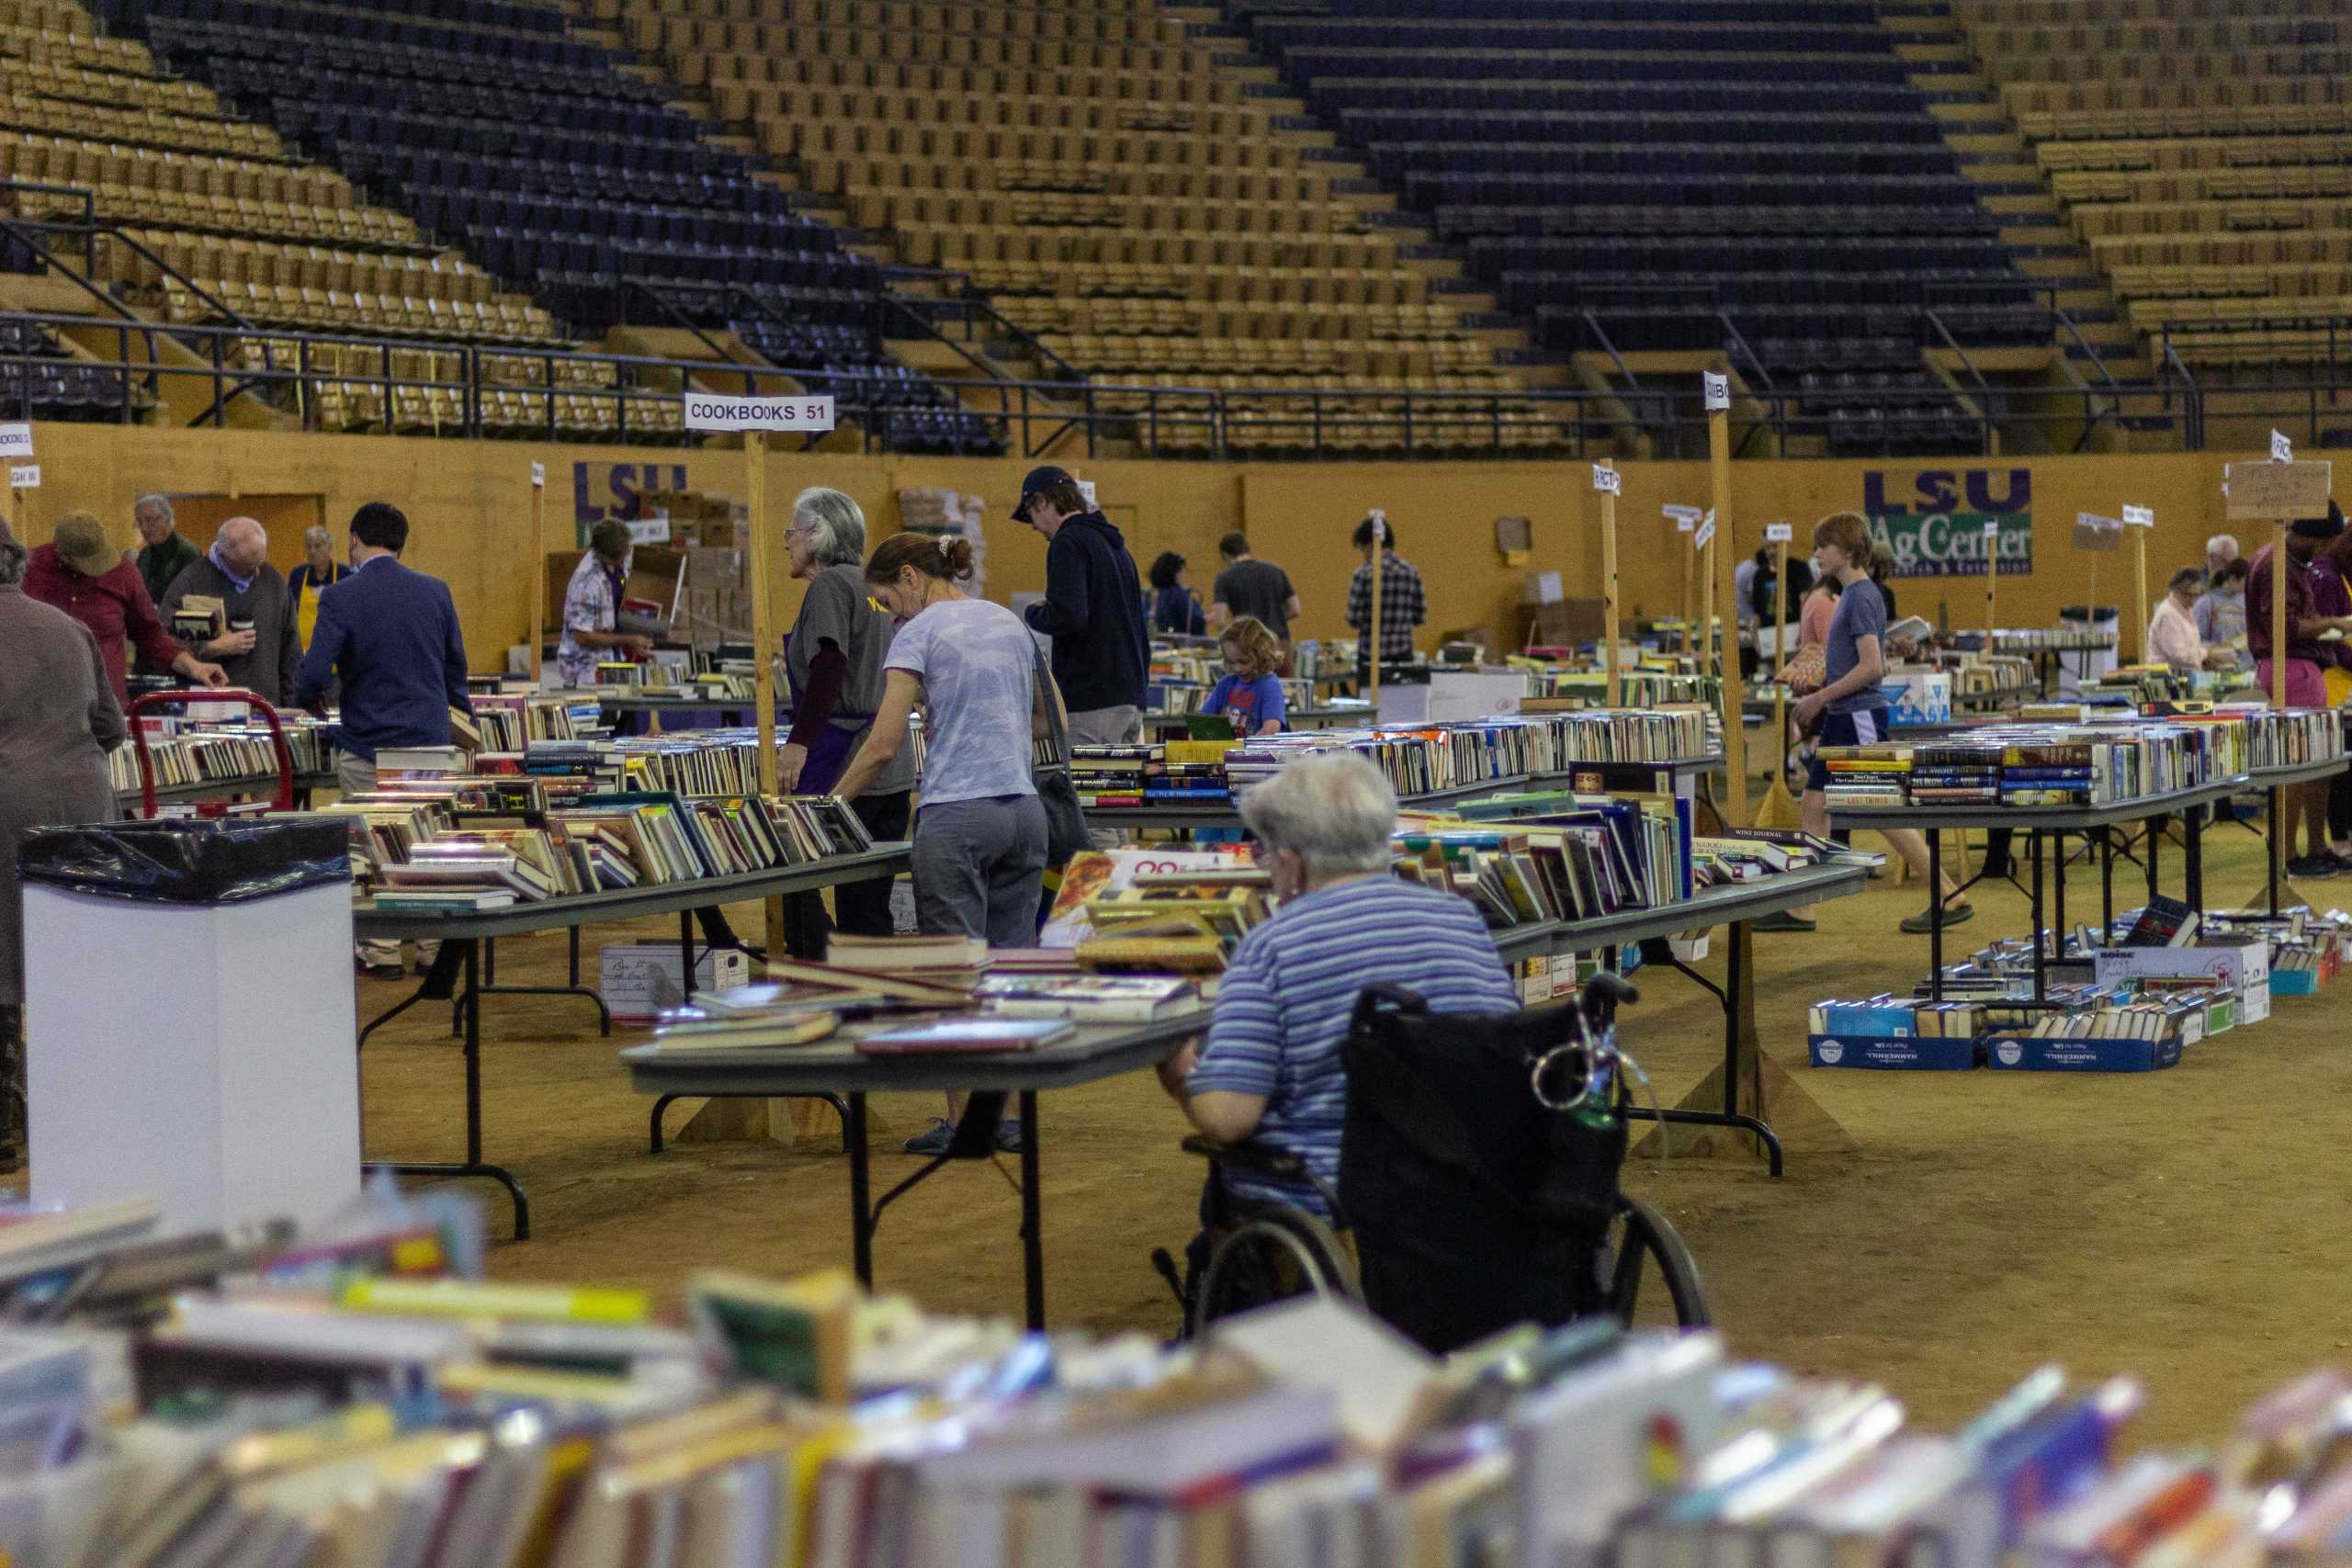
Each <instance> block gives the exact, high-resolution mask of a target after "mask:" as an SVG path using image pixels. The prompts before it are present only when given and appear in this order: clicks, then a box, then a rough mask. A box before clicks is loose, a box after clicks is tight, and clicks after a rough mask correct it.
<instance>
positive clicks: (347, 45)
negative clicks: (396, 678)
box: [105, 0, 997, 451]
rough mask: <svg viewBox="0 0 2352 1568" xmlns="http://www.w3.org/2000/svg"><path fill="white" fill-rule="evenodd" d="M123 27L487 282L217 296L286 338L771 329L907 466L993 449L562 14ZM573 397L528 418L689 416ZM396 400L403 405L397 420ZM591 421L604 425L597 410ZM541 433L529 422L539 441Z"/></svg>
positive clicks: (462, 1) (149, 0) (154, 13)
mask: <svg viewBox="0 0 2352 1568" xmlns="http://www.w3.org/2000/svg"><path fill="white" fill-rule="evenodd" d="M105 8H106V10H107V14H108V15H109V16H110V17H112V18H113V19H114V20H115V21H116V22H117V23H118V24H119V25H121V26H123V27H125V28H133V29H137V30H138V31H140V32H141V35H142V36H143V37H144V39H146V41H147V42H148V43H149V44H150V45H151V46H152V47H153V50H154V51H155V52H156V54H157V55H158V56H159V57H160V58H161V59H163V60H164V62H167V63H169V64H170V65H171V66H173V67H175V68H176V69H180V70H184V71H186V72H188V73H191V74H194V75H198V76H200V77H201V78H202V79H203V80H204V81H205V82H207V83H208V84H209V86H210V87H211V88H212V89H213V90H214V91H215V92H216V93H217V94H218V95H219V97H220V100H221V101H222V102H224V103H227V104H230V105H232V106H234V107H237V108H239V109H242V110H244V111H247V112H250V113H252V114H253V115H254V117H255V118H258V119H260V120H262V121H265V122H266V124H267V125H268V126H269V127H271V128H273V130H274V131H275V132H276V133H278V134H282V135H283V136H285V137H286V138H288V140H289V141H292V142H293V143H295V144H297V145H300V146H301V147H303V148H305V149H307V150H310V151H312V152H317V153H319V154H321V155H322V156H323V157H325V158H327V159H328V160H329V161H331V162H332V163H333V164H334V166H335V167H336V168H337V170H339V171H340V173H341V175H347V176H349V178H350V179H351V180H354V181H356V182H357V183H358V185H359V186H362V187H364V188H366V189H367V190H368V191H370V192H371V193H376V194H379V195H380V196H382V197H385V198H387V199H389V200H390V201H392V202H393V203H394V204H395V205H396V206H398V207H399V208H400V209H401V210H402V212H403V213H404V215H405V217H406V218H407V219H408V220H413V227H412V230H411V233H412V235H413V234H414V233H415V232H417V231H420V230H421V231H422V232H423V233H424V234H425V235H429V236H431V237H433V238H435V239H436V240H438V241H440V242H443V243H449V244H456V245H462V246H463V248H464V252H465V254H466V255H467V256H468V257H469V258H471V261H472V262H474V263H479V265H480V266H481V268H483V269H485V272H486V274H487V276H484V275H483V274H481V273H476V272H474V271H473V270H472V266H471V265H469V264H467V263H453V262H451V261H449V260H447V259H443V258H436V259H434V260H431V261H429V262H428V263H427V265H424V267H422V268H421V269H418V268H411V269H410V271H409V272H408V273H404V274H403V275H402V276H401V278H400V279H398V280H397V281H399V282H400V283H401V284H402V285H403V286H404V288H403V290H402V292H401V293H400V295H399V296H398V298H399V299H400V301H401V303H400V304H399V305H398V307H397V308H394V309H390V310H386V309H384V308H383V307H384V306H385V304H386V303H387V302H388V300H389V299H390V296H388V294H387V291H386V289H385V288H384V287H382V285H383V283H384V281H385V280H384V279H383V277H382V276H381V274H382V272H383V270H384V269H383V264H381V263H378V264H374V265H368V264H366V263H363V262H361V261H359V260H358V259H356V258H352V257H347V256H345V255H342V254H337V253H334V252H327V253H325V254H321V253H320V251H319V250H318V248H317V247H310V248H305V249H301V250H300V251H299V252H298V253H297V254H291V255H286V254H276V253H275V252H274V251H270V250H258V251H257V252H256V254H252V255H249V256H243V257H241V258H239V259H238V260H237V261H236V262H235V263H234V264H232V266H231V267H230V268H228V269H226V270H223V271H221V272H220V274H219V275H218V276H220V280H221V283H222V286H223V288H225V289H227V290H229V291H230V293H229V294H228V295H227V296H226V297H227V298H228V299H229V301H230V303H231V304H232V305H233V306H238V307H240V308H242V307H243V304H244V302H245V299H246V296H245V295H244V294H243V293H241V292H238V291H239V290H240V289H242V288H245V287H247V286H250V287H252V288H255V289H266V290H268V291H269V295H270V299H271V301H272V304H273V307H274V313H273V314H272V316H271V317H270V319H271V320H274V321H289V322H292V323H296V324H300V325H306V326H326V325H332V324H334V323H335V322H337V321H353V320H355V319H356V321H357V322H358V323H360V324H363V325H366V326H368V327H372V328H376V329H379V330H383V331H387V332H393V333H401V335H405V336H411V337H423V338H445V337H447V338H458V339H466V338H485V339H492V340H500V341H510V340H513V339H515V338H517V337H521V338H525V339H526V341H527V340H530V339H538V340H545V339H548V338H552V337H553V336H554V335H556V327H557V323H559V322H560V324H561V326H562V328H564V329H566V330H568V331H569V332H570V333H573V334H576V335H578V336H582V337H588V338H594V337H597V336H600V335H601V334H602V333H605V332H606V331H607V330H609V329H610V328H611V327H612V326H614V325H616V324H617V323H619V322H622V321H648V322H652V323H655V324H669V323H670V322H672V321H674V320H676V319H679V318H684V319H686V320H689V321H696V322H699V323H702V324H704V325H706V326H723V325H728V324H730V323H732V322H735V321H741V320H745V319H755V320H757V321H761V322H763V323H765V324H766V325H767V326H768V327H771V328H775V329H778V330H776V331H773V332H769V333H766V334H765V335H764V337H763V341H766V342H768V343H770V344H774V345H775V346H776V347H777V348H778V349H779V350H780V351H788V352H789V353H790V354H791V355H792V357H790V358H789V359H787V360H786V365H787V367H789V368H792V369H795V370H799V371H803V372H809V373H818V374H819V376H820V379H821V378H822V377H823V376H827V375H831V376H839V377H855V378H860V384H863V383H869V382H870V383H872V384H873V385H874V386H875V387H877V388H879V389H880V390H879V391H878V392H876V398H877V399H878V400H880V401H882V402H884V403H886V404H888V406H890V407H892V408H893V409H894V410H896V409H900V408H903V409H904V410H906V411H907V412H905V413H903V414H899V415H896V416H894V422H893V423H895V424H896V425H897V427H898V428H899V429H901V430H903V431H906V432H908V433H910V434H908V436H907V439H906V440H905V441H904V442H902V443H899V445H902V446H908V447H910V448H911V449H916V450H937V451H988V450H993V449H995V447H996V446H997V441H996V438H995V436H994V435H993V434H991V433H990V432H989V430H988V429H987V428H986V427H985V425H983V424H982V423H980V422H979V421H978V420H977V419H974V418H972V417H970V416H967V415H965V414H962V413H961V412H958V411H957V408H956V403H955V401H954V400H953V398H952V397H951V396H950V395H949V394H948V393H947V392H946V391H945V390H944V389H942V388H941V387H939V386H938V385H937V384H936V383H934V382H933V381H931V380H930V379H929V378H923V377H920V376H911V375H909V374H907V373H906V372H905V371H904V369H903V367H898V366H895V365H894V364H893V363H892V362H891V361H890V359H889V356H888V354H887V353H886V352H885V350H884V348H883V344H882V339H881V335H880V333H879V332H878V331H877V322H876V301H877V299H878V298H879V296H880V293H881V288H882V279H881V276H880V274H879V272H878V270H877V269H876V266H875V265H874V264H873V263H872V262H870V261H868V260H867V259H866V258H865V257H864V256H862V255H859V254H856V253H855V252H854V251H851V250H849V249H847V248H845V247H844V246H843V245H842V243H841V237H840V235H839V234H838V233H836V232H835V231H833V230H832V229H831V228H830V227H828V226H827V225H825V224H824V223H821V222H819V221H817V220H814V219H812V218H811V217H809V215H807V214H805V213H803V212H801V211H798V210H797V209H796V207H795V204H794V201H793V198H792V196H791V194H790V193H789V192H787V191H786V190H785V189H784V188H782V186H780V185H778V184H776V183H773V182H770V181H764V180H762V179H760V178H759V177H758V176H757V171H756V170H755V169H754V168H753V167H752V164H749V163H748V162H746V160H745V159H744V158H743V157H742V156H741V155H740V154H739V153H737V152H733V151H731V150H729V149H728V148H726V147H723V146H721V145H719V144H718V142H716V141H711V140H710V139H708V138H707V137H706V136H705V135H704V129H703V126H702V124H701V123H700V122H699V121H697V120H696V119H695V118H694V117H692V116H691V115H688V114H687V113H685V112H684V111H683V110H681V109H679V108H677V107H673V106H672V105H671V104H670V103H669V102H668V101H667V99H668V90H667V89H666V88H665V87H664V86H663V85H662V84H660V83H658V82H653V81H650V80H648V79H647V78H646V77H645V76H643V75H642V74H639V73H632V72H629V71H626V70H623V69H621V63H622V62H620V60H618V59H617V58H616V57H615V56H614V55H613V54H612V53H611V52H610V51H607V50H605V48H604V47H602V46H601V45H599V44H597V43H594V42H591V41H586V40H582V39H578V38H575V37H573V36H572V35H571V31H570V30H569V26H568V19H567V17H565V15H564V13H563V12H562V11H560V10H559V9H557V8H554V7H552V6H545V5H534V4H524V3H520V0H391V3H389V4H369V5H359V4H356V3H352V4H329V5H321V4H310V3H307V0H139V3H136V4H134V3H132V0H106V6H105ZM255 129H258V128H255ZM262 134H270V132H268V131H264V132H262ZM273 140H274V138H273ZM419 273H421V276H418V275H416V274H419ZM492 278H494V279H495V280H496V281H495V283H492V281H491V279H492ZM499 288H513V289H517V290H526V291H528V293H529V295H530V296H532V297H533V298H534V299H536V301H537V306H536V307H535V309H534V311H533V313H532V315H531V317H530V324H531V325H533V326H535V327H538V326H544V330H542V331H536V332H531V333H523V332H520V331H518V330H516V326H515V323H511V322H510V321H509V320H508V319H507V312H505V311H503V310H499V311H497V312H495V313H492V312H491V311H489V310H485V308H484V307H485V306H486V305H489V304H491V303H492V302H494V300H495V298H496V295H497V290H498V289H499ZM289 289H290V290H291V291H292V294H291V296H290V297H289V295H288V290H289ZM371 300H372V301H374V302H375V304H374V307H373V308H371V305H370V301H371ZM649 300H658V303H649ZM420 306H422V307H423V308H422V309H420V308H419V307H420ZM800 327H822V328H824V329H826V330H823V331H820V332H810V331H797V330H796V329H797V328H800ZM490 364H491V371H490V373H491V374H492V376H493V377H499V376H507V375H512V376H515V377H518V378H527V377H530V376H533V375H535V374H537V375H538V376H539V378H540V379H541V381H543V380H544V375H543V372H535V371H534V370H533V368H532V362H531V361H530V360H529V359H528V357H527V356H507V357H503V358H499V359H496V360H494V361H492V362H490ZM433 379H435V380H441V379H452V378H442V377H438V376H435V377H434V378H433ZM454 379H457V380H459V381H461V380H462V378H454ZM828 384H831V383H830V382H829V383H828ZM415 390H416V391H417V393H418V395H419V398H421V400H422V402H421V404H418V399H417V398H412V399H409V400H408V401H409V402H410V403H412V404H414V405H418V407H421V408H422V410H423V412H417V408H415V407H413V408H412V409H411V410H410V411H409V412H411V413H412V414H413V415H414V416H415V418H416V419H418V420H422V421H424V422H425V423H428V424H430V425H434V426H437V425H438V424H440V423H446V422H447V420H454V419H455V417H457V414H458V408H456V407H453V406H448V405H449V404H450V402H451V400H455V399H456V398H457V396H458V390H457V389H456V388H454V387H453V388H451V389H441V388H437V387H435V388H425V389H415ZM842 390H843V391H844V392H845V393H849V392H852V388H851V387H850V386H843V387H842ZM383 391H384V389H383V388H381V387H380V386H379V387H378V388H375V389H369V388H368V387H366V386H365V385H364V384H359V383H354V384H352V385H351V386H349V387H348V388H346V389H345V402H347V403H348V404H349V405H350V406H352V407H355V408H356V409H359V410H360V411H362V412H369V413H373V412H381V413H383V414H384V415H385V416H386V417H389V418H390V419H391V420H392V422H393V423H394V424H395V426H396V427H398V426H400V424H401V418H402V415H401V411H400V410H399V409H398V408H397V407H391V406H388V405H387V402H386V400H385V398H384V396H383ZM572 395H574V396H576V397H580V398H581V399H582V404H581V405H579V406H576V407H574V408H573V409H571V410H570V411H564V410H560V409H557V408H556V406H555V404H553V403H552V402H551V401H550V400H549V399H548V398H544V397H543V398H539V399H537V400H525V403H526V405H527V407H528V408H530V409H535V410H536V411H537V412H538V413H539V414H542V415H546V414H548V413H549V412H550V411H553V412H556V413H560V414H564V415H565V417H567V418H568V417H570V415H571V414H574V413H576V414H578V415H579V419H578V422H577V423H572V424H571V425H569V426H568V428H570V429H572V430H574V431H575V432H578V433H581V434H591V435H600V434H609V435H618V434H623V433H624V431H632V432H636V433H640V434H642V433H647V432H648V430H649V428H650V426H651V425H652V423H653V422H655V421H656V420H660V421H662V422H663V423H665V424H666V425H674V410H670V409H664V408H661V407H659V406H657V404H656V403H655V402H654V400H652V399H651V398H650V395H649V396H647V397H644V398H629V397H622V396H619V395H615V396H610V397H606V398H603V399H597V398H593V397H588V396H586V394H585V393H575V394H572ZM400 402H401V397H400V396H398V395H397V393H396V394H395V396H394V397H393V398H392V399H391V400H390V403H391V404H398V403H400ZM493 404H494V405H497V406H495V407H492V406H491V405H493ZM590 405H594V407H595V408H596V409H597V411H598V412H593V413H592V412H582V410H583V409H585V408H586V407H588V406H590ZM918 411H920V412H921V417H915V414H916V412H918ZM507 412H509V411H508V410H507V408H506V407H505V406H504V405H503V404H502V403H500V402H499V400H498V399H497V398H496V397H492V398H491V399H490V400H488V402H487V403H486V404H485V408H484V417H485V419H492V418H494V419H496V420H498V421H503V420H504V418H505V416H506V413H507ZM444 416H447V420H445V417H444ZM542 423H543V422H542V421H541V420H537V419H531V418H525V420H524V427H525V428H533V427H539V426H540V425H541V424H542ZM652 433H654V434H662V433H663V432H659V431H656V432H652Z"/></svg>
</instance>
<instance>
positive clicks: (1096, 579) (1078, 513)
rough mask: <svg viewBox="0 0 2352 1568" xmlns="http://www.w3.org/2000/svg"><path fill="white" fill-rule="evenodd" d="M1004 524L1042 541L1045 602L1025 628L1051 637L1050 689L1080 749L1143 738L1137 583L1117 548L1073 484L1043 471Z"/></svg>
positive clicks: (1121, 542) (1119, 543)
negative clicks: (1023, 527)
mask: <svg viewBox="0 0 2352 1568" xmlns="http://www.w3.org/2000/svg"><path fill="white" fill-rule="evenodd" d="M1012 520H1013V521H1014V522H1016V523H1026V524H1028V525H1029V526H1031V527H1032V528H1035V529H1036V530H1037V532H1039V533H1040V534H1043V535H1044V536H1046V597H1045V599H1044V600H1043V601H1042V602H1040V603H1038V604H1032V605H1030V606H1029V613H1028V621H1029V625H1030V627H1031V629H1033V630H1035V631H1041V632H1044V633H1045V634H1046V636H1047V637H1052V638H1053V639H1054V682H1055V683H1056V684H1057V685H1058V686H1060V687H1061V689H1062V701H1063V703H1064V704H1065V705H1068V707H1069V733H1070V739H1072V740H1073V741H1075V742H1076V743H1077V744H1079V745H1081V746H1125V745H1130V744H1132V743H1133V742H1135V741H1136V739H1140V737H1141V736H1142V734H1143V687H1144V671H1146V670H1148V668H1149V667H1150V664H1151V639H1150V637H1149V635H1148V633H1147V632H1146V631H1145V629H1144V619H1143V581H1142V579H1141V577H1140V576H1139V575H1138V574H1137V573H1136V558H1135V557H1134V556H1132V555H1130V554H1128V553H1127V541H1126V540H1125V538H1124V537H1123V536H1121V535H1120V533H1119V531H1118V530H1117V529H1116V528H1114V527H1113V526H1112V525H1110V523H1109V521H1108V520H1107V519H1105V518H1104V517H1103V514H1102V513H1099V512H1096V511H1095V510H1093V509H1092V507H1091V506H1090V505H1088V503H1087V500H1086V496H1085V492H1084V491H1080V489H1079V488H1078V481H1077V480H1076V479H1072V478H1070V476H1069V473H1067V472H1066V471H1064V470H1063V469H1060V468H1054V467H1052V466H1050V465H1048V466H1046V467H1045V468H1032V469H1030V470H1029V477H1028V478H1027V479H1023V480H1022V481H1021V504H1020V505H1018V506H1016V507H1014V508H1013V509H1012Z"/></svg>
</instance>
